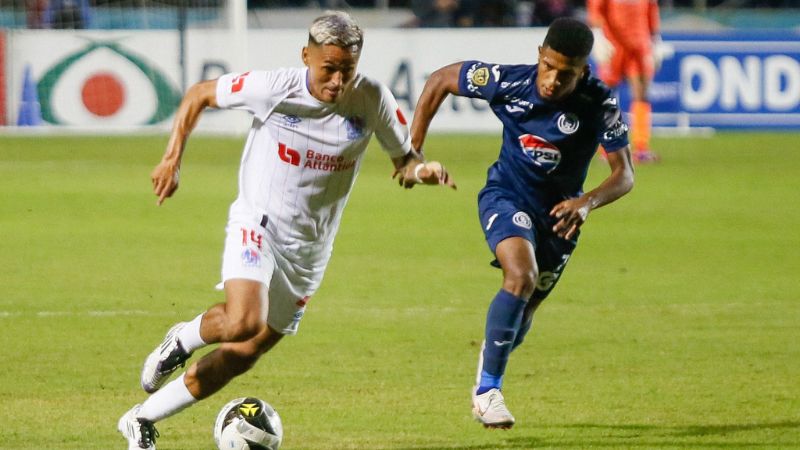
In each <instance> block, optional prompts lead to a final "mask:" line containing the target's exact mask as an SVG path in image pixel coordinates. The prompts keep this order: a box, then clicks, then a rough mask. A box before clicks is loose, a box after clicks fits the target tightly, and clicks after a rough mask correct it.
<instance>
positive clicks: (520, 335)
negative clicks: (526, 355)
mask: <svg viewBox="0 0 800 450" xmlns="http://www.w3.org/2000/svg"><path fill="white" fill-rule="evenodd" d="M531 325H533V316H531V318H530V319H529V320H528V321H527V322H524V323H522V324H521V325H520V326H519V331H517V337H516V338H514V345H512V346H511V351H512V352H513V351H514V350H515V349H516V348H517V347H519V346H520V345H521V344H522V342H523V341H524V340H525V336H526V335H527V334H528V331H531Z"/></svg>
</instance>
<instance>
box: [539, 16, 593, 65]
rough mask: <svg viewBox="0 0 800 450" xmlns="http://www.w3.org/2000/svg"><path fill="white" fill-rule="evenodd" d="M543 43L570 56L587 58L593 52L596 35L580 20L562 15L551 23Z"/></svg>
mask: <svg viewBox="0 0 800 450" xmlns="http://www.w3.org/2000/svg"><path fill="white" fill-rule="evenodd" d="M543 45H544V46H545V47H550V48H552V49H553V50H555V51H557V52H558V53H561V54H562V55H564V56H567V57H569V58H585V57H587V56H589V54H590V53H591V52H592V45H594V35H593V34H592V30H590V29H589V27H588V26H586V24H585V23H583V22H581V21H580V20H576V19H570V18H568V17H561V18H558V19H556V20H554V21H553V23H551V24H550V27H549V28H548V29H547V36H545V38H544V44H543Z"/></svg>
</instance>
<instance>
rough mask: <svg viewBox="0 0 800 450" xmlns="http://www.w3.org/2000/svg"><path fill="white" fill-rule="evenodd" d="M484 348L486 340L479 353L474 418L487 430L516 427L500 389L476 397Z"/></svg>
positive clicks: (473, 404)
mask: <svg viewBox="0 0 800 450" xmlns="http://www.w3.org/2000/svg"><path fill="white" fill-rule="evenodd" d="M484 347H486V341H485V340H484V341H483V342H482V343H481V350H480V352H478V371H477V373H476V374H475V386H474V387H473V388H472V416H473V417H475V420H477V421H478V422H480V423H482V424H483V426H484V427H486V428H503V429H508V428H511V427H512V426H514V416H512V415H511V413H510V412H509V411H508V408H507V407H506V401H505V399H504V398H503V393H502V392H500V389H491V390H489V391H486V392H484V393H483V394H481V395H475V392H476V391H477V390H478V386H480V384H481V369H482V368H483V349H484Z"/></svg>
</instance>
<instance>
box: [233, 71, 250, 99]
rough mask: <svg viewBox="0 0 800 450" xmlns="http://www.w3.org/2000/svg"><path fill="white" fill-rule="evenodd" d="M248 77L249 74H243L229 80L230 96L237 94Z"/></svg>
mask: <svg viewBox="0 0 800 450" xmlns="http://www.w3.org/2000/svg"><path fill="white" fill-rule="evenodd" d="M248 75H250V72H249V71H248V72H245V73H243V74H241V75H236V77H234V78H233V80H231V94H233V93H236V92H239V91H241V90H242V88H243V87H244V80H246V79H247V76H248Z"/></svg>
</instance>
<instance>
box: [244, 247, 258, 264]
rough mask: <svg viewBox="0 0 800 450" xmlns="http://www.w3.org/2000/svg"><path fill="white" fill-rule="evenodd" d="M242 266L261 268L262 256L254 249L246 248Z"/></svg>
mask: <svg viewBox="0 0 800 450" xmlns="http://www.w3.org/2000/svg"><path fill="white" fill-rule="evenodd" d="M242 264H244V265H245V266H247V267H261V254H260V253H258V252H257V251H255V250H253V249H252V248H246V249H244V251H243V252H242Z"/></svg>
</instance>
